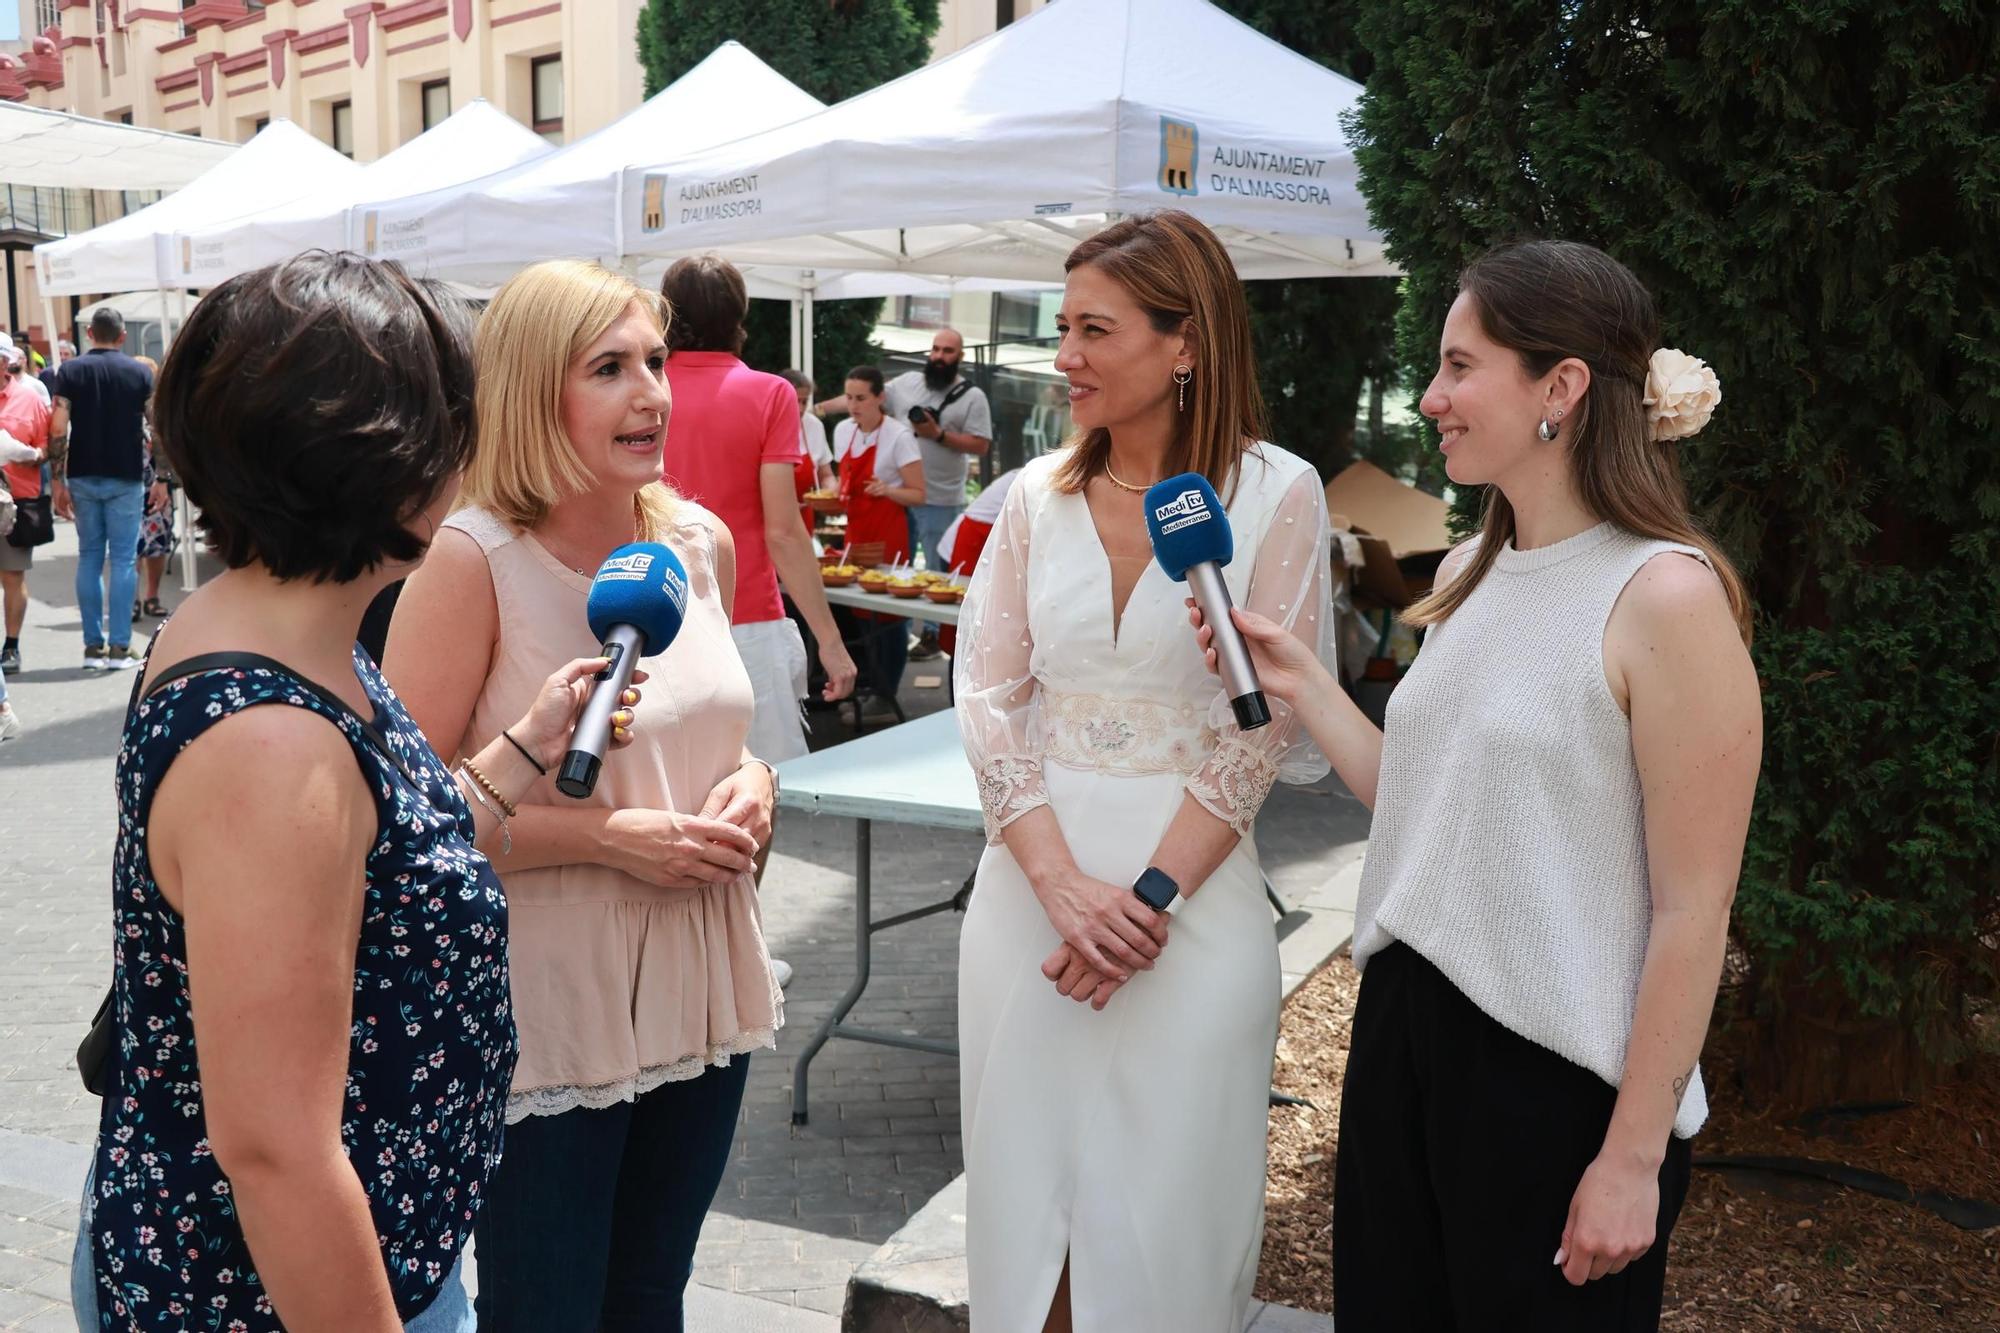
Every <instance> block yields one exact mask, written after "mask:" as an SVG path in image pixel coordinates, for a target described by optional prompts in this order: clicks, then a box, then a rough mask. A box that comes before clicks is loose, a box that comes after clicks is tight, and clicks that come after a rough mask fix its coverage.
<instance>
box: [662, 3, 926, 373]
mask: <svg viewBox="0 0 2000 1333" xmlns="http://www.w3.org/2000/svg"><path fill="white" fill-rule="evenodd" d="M937 28H938V0H730V3H728V4H717V3H714V0H647V4H646V6H645V8H644V9H642V10H640V11H639V61H640V63H641V64H642V65H644V66H645V69H646V95H647V96H648V97H650V96H652V95H653V94H654V93H656V92H658V91H659V90H660V89H662V88H664V87H666V86H667V85H668V84H670V83H672V82H673V81H674V80H675V79H677V78H679V77H680V76H681V75H683V74H685V73H687V72H688V70H690V69H692V68H693V67H694V66H695V65H697V64H699V63H701V61H702V60H703V59H704V58H705V57H706V56H707V55H708V54H709V53H710V52H711V51H713V50H715V48H716V47H718V46H720V45H721V44H722V43H724V42H726V41H730V40H732V39H734V40H735V41H738V42H740V43H742V44H743V45H744V46H746V47H748V48H749V49H750V50H751V51H752V52H753V53H754V54H755V55H756V56H757V57H758V58H759V59H761V60H763V61H764V62H765V63H766V64H768V65H770V66H771V67H772V68H773V69H775V70H777V71H778V73H780V74H782V75H784V76H785V77H786V78H788V79H790V80H791V81H792V82H793V83H796V84H797V85H798V86H799V87H801V88H803V89H805V90H806V91H807V92H809V93H811V94H812V95H813V96H814V97H817V98H819V99H820V100H821V101H822V102H827V103H833V102H839V101H844V100H845V99H847V98H849V97H852V96H854V95H855V94H856V93H861V92H866V91H867V90H868V89H870V88H873V87H875V86H876V85H877V84H879V83H886V82H887V81H888V80H890V79H894V78H898V77H900V76H901V75H904V74H907V73H909V72H910V71H911V70H913V69H916V68H918V67H919V66H921V65H922V64H923V63H924V62H925V61H926V60H928V59H929V58H930V46H931V38H932V36H933V35H934V34H935V33H936V32H937ZM881 311H882V303H881V301H879V300H867V301H818V302H815V303H814V306H813V357H814V360H815V362H816V366H815V369H816V371H817V372H818V376H819V379H820V380H821V383H822V388H823V389H824V387H825V384H826V383H827V382H828V381H833V382H835V383H837V380H834V377H836V376H838V375H840V374H841V373H842V372H843V371H845V370H846V369H847V368H848V367H849V366H853V365H858V364H860V363H862V362H873V361H874V360H876V359H877V357H878V354H879V351H880V349H879V348H876V347H875V346H873V345H872V344H871V343H870V341H869V339H870V336H871V334H872V333H873V331H874V328H875V324H876V322H877V321H878V320H879V319H880V317H881ZM749 324H750V330H749V332H750V337H749V339H748V341H747V342H746V343H745V344H744V348H743V359H744V360H745V361H747V362H749V363H750V364H751V365H752V366H755V367H757V368H758V369H760V370H782V369H784V368H785V367H786V366H788V365H790V364H791V359H790V351H789V349H790V347H791V332H790V327H791V312H790V309H789V307H788V304H787V303H786V302H783V301H752V302H751V303H750V321H749Z"/></svg>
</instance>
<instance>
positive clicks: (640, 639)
mask: <svg viewBox="0 0 2000 1333" xmlns="http://www.w3.org/2000/svg"><path fill="white" fill-rule="evenodd" d="M644 643H645V636H644V635H643V634H641V633H640V632H639V629H638V627H637V626H635V625H613V626H612V627H611V632H610V633H609V634H607V635H605V636H604V651H603V653H602V654H601V655H602V656H604V657H608V658H610V659H611V665H610V666H608V667H606V668H605V669H604V670H602V671H600V672H598V673H597V677H596V679H597V684H596V686H595V687H594V688H593V689H592V690H591V691H590V698H588V699H586V700H585V701H584V704H583V712H582V713H580V714H579V715H578V716H577V719H576V729H575V730H574V731H572V732H571V733H570V737H569V753H568V754H566V755H564V756H563V761H562V768H561V769H559V770H558V771H557V773H556V790H558V791H560V792H561V793H562V794H563V795H565V796H571V797H575V798H576V799H578V800H582V799H583V798H584V797H586V796H588V795H590V794H591V792H593V791H595V790H596V789H597V774H598V771H599V770H600V769H601V768H603V767H604V752H605V751H606V750H608V749H610V748H611V715H612V714H613V713H615V712H617V711H618V701H619V699H621V698H623V697H624V695H625V690H626V688H627V687H628V686H630V685H631V683H632V672H633V671H634V670H636V669H637V667H638V665H639V650H640V649H641V647H643V646H644Z"/></svg>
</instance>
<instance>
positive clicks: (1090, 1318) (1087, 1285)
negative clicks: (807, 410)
mask: <svg viewBox="0 0 2000 1333" xmlns="http://www.w3.org/2000/svg"><path fill="white" fill-rule="evenodd" d="M1067 268H1068V273H1069V277H1068V282H1067V284H1066V289H1065V291H1064V295H1063V306H1062V311H1061V313H1060V315H1059V316H1058V325H1057V327H1058V329H1059V331H1060V334H1061V339H1062V345H1061V348H1060V350H1059V352H1058V354H1057V356H1056V368H1057V369H1059V370H1061V371H1062V372H1063V373H1064V374H1065V375H1066V376H1067V377H1068V379H1069V385H1070V391H1069V393H1070V403H1071V406H1072V411H1073V413H1074V418H1075V421H1076V424H1077V426H1078V427H1079V428H1080V429H1081V431H1082V435H1081V437H1080V438H1079V439H1077V440H1076V441H1075V442H1074V443H1072V444H1071V445H1070V446H1069V447H1068V448H1067V449H1065V450H1064V451H1062V452H1061V453H1059V454H1056V455H1053V456H1050V457H1047V458H1041V459H1037V460H1035V461H1034V462H1031V463H1029V464H1028V465H1027V467H1025V468H1024V469H1022V471H1021V474H1020V479H1019V481H1018V482H1017V483H1016V484H1015V486H1014V488H1013V489H1012V490H1011V491H1010V492H1009V493H1008V495H1007V498H1006V500H1005V502H1004V503H1003V504H1002V506H1001V511H1000V515H999V518H998V519H997V521H996V522H995V525H994V530H993V532H992V535H991V537H990V539H989V541H988V544H987V547H986V550H985V553H984V555H983V556H982V557H981V560H980V564H979V568H978V571H977V573H976V574H975V576H974V578H973V585H972V592H971V595H970V597H969V599H968V602H967V614H966V619H965V621H964V625H965V626H966V628H964V629H962V631H961V634H960V648H961V651H960V654H959V660H958V663H957V671H958V677H957V700H958V715H959V723H960V728H961V730H962V732H963V734H964V737H965V743H966V751H967V754H968V757H969V758H970V759H971V761H972V766H973V769H974V770H975V772H976V773H977V774H978V778H979V791H980V798H981V802H982V804H983V805H984V807H985V814H986V827H987V835H988V843H989V844H990V845H989V846H988V847H987V849H986V854H985V856H984V858H983V859H982V860H981V862H980V866H979V873H978V883H977V888H976V890H975V891H974V893H973V896H972V905H971V908H970V910H969V911H968V912H967V914H966V920H965V930H964V934H963V942H962V945H961V949H960V963H959V1035H960V1039H961V1042H962V1047H963V1052H964V1053H963V1057H962V1066H961V1075H960V1077H961V1083H962V1091H963V1102H962V1105H963V1118H964V1127H965V1135H964V1141H965V1161H966V1172H967V1176H968V1188H969V1200H968V1214H967V1244H968V1255H969V1259H970V1277H971V1295H972V1301H971V1308H972V1312H973V1314H972V1318H973V1321H974V1327H975V1328H978V1329H992V1330H1005V1331H1006V1333H1018V1330H1022V1329H1036V1328H1048V1329H1056V1330H1063V1329H1070V1328H1076V1329H1086V1330H1103V1331H1106V1333H1109V1331H1110V1330H1121V1331H1122V1330H1127V1329H1141V1328H1143V1329H1148V1330H1160V1331H1161V1333H1174V1331H1176V1330H1185V1331H1186V1333H1215V1331H1216V1330H1220V1329H1234V1328H1238V1327H1240V1326H1241V1325H1242V1322H1243V1318H1244V1315H1245V1312H1246V1310H1247V1309H1248V1306H1249V1301H1250V1289H1251V1285H1252V1282H1253V1280H1254V1279H1255V1277H1256V1271H1257V1255H1258V1249H1259V1240H1260V1236H1261V1233H1262V1228H1263V1201H1264V1143H1265V1113H1266V1100H1267V1097H1268V1092H1269V1087H1270V1077H1271V1057H1272V1049H1273V1045H1274V1043H1275V1041H1276V1038H1277V1023H1278V990H1279V980H1278V953H1277V942H1276V939H1275V937H1274V935H1273V932H1272V930H1271V916H1270V909H1269V908H1268V907H1267V906H1266V905H1265V901H1264V895H1263V891H1262V881H1261V878H1260V876H1259V873H1258V869H1257V859H1256V848H1255V845H1254V843H1253V842H1252V840H1251V837H1250V834H1251V827H1252V822H1253V821H1254V820H1255V818H1256V815H1257V810H1258V807H1259V806H1260V805H1262V803H1263V800H1264V797H1265V795H1266V794H1267V793H1268V792H1269V791H1270V788H1271V784H1272V782H1273V781H1275V780H1277V779H1279V778H1284V779H1285V780H1288V781H1311V780H1312V779H1314V778H1316V777H1318V776H1320V775H1322V774H1324V773H1325V772H1326V764H1325V761H1324V760H1323V759H1321V758H1320V756H1319V755H1318V754H1317V753H1316V752H1314V751H1312V749H1311V747H1310V745H1308V744H1306V742H1305V736H1304V733H1303V732H1302V731H1301V730H1300V729H1299V728H1298V727H1297V726H1296V725H1295V724H1294V722H1293V719H1292V718H1291V716H1290V713H1289V710H1286V709H1283V708H1282V707H1281V708H1279V709H1278V710H1277V715H1276V717H1275V718H1274V720H1273V721H1272V722H1271V723H1270V724H1269V725H1268V726H1265V727H1263V728H1260V729H1258V730H1254V731H1250V732H1244V731H1242V730H1241V729H1240V728H1239V727H1238V726H1237V723H1236V721H1235V718H1234V716H1233V715H1232V713H1231V709H1230V706H1229V702H1228V700H1227V698H1226V697H1225V695H1224V691H1223V690H1222V688H1221V687H1220V684H1219V683H1218V682H1217V681H1216V680H1215V679H1214V678H1213V677H1211V676H1210V675H1209V674H1208V671H1207V668H1206V666H1205V664H1204V663H1203V660H1202V654H1201V652H1200V651H1199V649H1198V648H1197V646H1196V644H1195V643H1194V642H1193V639H1192V636H1191V635H1190V634H1189V633H1188V630H1187V626H1186V625H1185V624H1184V623H1183V619H1182V614H1181V599H1182V590H1181V588H1180V586H1179V585H1177V584H1175V583H1174V582H1173V581H1172V580H1170V579H1169V578H1167V577H1166V575H1165V574H1164V573H1163V572H1162V571H1161V570H1159V569H1158V568H1157V567H1156V566H1155V563H1154V561H1153V556H1152V549H1151V545H1150V542H1149V539H1148V536H1147V528H1146V522H1145V516H1144V512H1143V508H1142V496H1143V494H1144V492H1145V490H1146V488H1147V487H1148V486H1150V485H1151V484H1152V483H1154V482H1156V481H1159V480H1162V479H1163V478H1166V477H1170V476H1173V475H1176V474H1178V473H1182V472H1199V473H1201V474H1202V475H1203V476H1205V477H1206V478H1208V480H1209V481H1210V482H1211V483H1212V484H1213V485H1214V487H1215V489H1216V491H1217V493H1218V494H1219V495H1221V496H1222V497H1224V500H1225V502H1226V505H1227V508H1228V518H1229V523H1230V526H1231V528H1232V529H1233V531H1234V535H1235V543H1236V559H1235V560H1234V561H1233V562H1232V563H1231V564H1230V565H1229V567H1228V569H1227V571H1226V575H1227V581H1228V583H1229V586H1230V591H1231V595H1232V596H1233V598H1234V599H1235V600H1236V602H1237V603H1238V604H1239V605H1247V606H1251V607H1254V608H1256V609H1257V610H1259V611H1261V612H1262V613H1264V614H1265V615H1266V616H1268V617H1270V623H1273V624H1276V625H1279V626H1281V627H1282V628H1281V630H1280V632H1281V633H1284V634H1287V635H1290V636H1294V641H1295V642H1296V644H1297V645H1298V651H1299V652H1300V653H1301V654H1302V655H1305V656H1308V657H1314V656H1318V657H1321V658H1325V659H1327V660H1329V661H1330V660H1331V656H1332V651H1331V643H1330V637H1329V634H1328V630H1329V624H1328V621H1329V612H1330V608H1329V604H1328V591H1327V586H1326V574H1327V540H1328V529H1327V522H1326V512H1325V509H1326V504H1325V497H1324V495H1323V493H1322V491H1321V489H1320V481H1319V478H1318V476H1317V475H1316V474H1315V473H1314V471H1313V469H1312V467H1311V466H1310V465H1309V464H1307V463H1306V462H1304V461H1303V460H1301V459H1299V458H1297V457H1295V456H1294V455H1292V454H1289V453H1286V452H1285V451H1284V450H1282V449H1279V448H1277V447H1276V446H1274V445H1271V444H1268V443H1264V442H1262V435H1263V412H1262V406H1261V403H1260V401H1259V398H1258V394H1257V374H1256V367H1255V365H1254V363H1253V361H1252V358H1251V352H1250V325H1249V317H1248V314H1247V312H1246V309H1245V305H1244V300H1243V291H1242V287H1241V285H1240V284H1239V283H1238V281H1237V278H1236V274H1235V272H1234V270H1233V269H1232V267H1231V265H1230V262H1229V257H1228V254H1227V253H1226V252H1225V251H1224V250H1223V248H1222V245H1221V243H1220V242H1218V241H1217V240H1216V238H1215V236H1214V235H1213V234H1212V233H1211V232H1210V231H1209V230H1208V229H1207V228H1206V227H1204V226H1202V224H1201V223H1199V222H1197V221H1196V220H1195V219H1194V218H1192V217H1190V216H1189V215H1187V214H1186V213H1180V212H1165V213H1157V214H1153V215H1151V216H1146V217H1137V218H1130V219H1126V220H1124V221H1121V222H1119V223H1117V224H1115V225H1113V226H1111V227H1108V228H1106V229H1105V230H1104V231H1102V232H1099V233H1098V234H1097V235H1096V236H1094V237H1092V238H1091V239H1089V240H1087V241H1085V242H1084V243H1083V244H1081V245H1079V246H1078V247H1077V248H1076V249H1075V250H1074V251H1073V252H1072V253H1071V254H1070V257H1069V262H1068V265H1067ZM1142 876H1144V877H1146V878H1147V885H1148V887H1149V888H1152V887H1153V886H1155V885H1157V884H1160V883H1161V882H1162V881H1161V879H1160V878H1159V877H1164V880H1165V882H1166V886H1167V887H1166V891H1165V892H1164V893H1161V894H1159V895H1157V896H1158V897H1159V898H1161V899H1164V898H1166V897H1168V896H1170V895H1171V894H1172V893H1173V892H1174V890H1176V889H1177V890H1178V894H1179V897H1180V899H1181V900H1182V903H1183V906H1182V907H1180V908H1174V907H1169V908H1168V910H1167V911H1164V912H1163V911H1155V910H1154V909H1153V908H1152V907H1150V906H1148V905H1147V904H1146V902H1144V901H1141V900H1140V898H1139V897H1138V896H1137V895H1136V894H1135V892H1134V886H1135V884H1136V883H1137V882H1138V881H1139V880H1140V879H1141V877H1142ZM1170 912H1177V914H1178V920H1176V921H1175V922H1174V924H1173V929H1172V939H1171V943H1169V932H1168V925H1167V922H1168V914H1169V913H1170Z"/></svg>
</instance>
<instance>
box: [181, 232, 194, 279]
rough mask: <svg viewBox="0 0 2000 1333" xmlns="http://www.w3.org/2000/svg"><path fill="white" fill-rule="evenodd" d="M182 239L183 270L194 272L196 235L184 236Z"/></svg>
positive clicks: (184, 271)
mask: <svg viewBox="0 0 2000 1333" xmlns="http://www.w3.org/2000/svg"><path fill="white" fill-rule="evenodd" d="M180 240H181V272H183V273H192V272H194V237H192V236H183V237H181V238H180Z"/></svg>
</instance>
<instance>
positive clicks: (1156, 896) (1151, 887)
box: [1132, 866, 1181, 912]
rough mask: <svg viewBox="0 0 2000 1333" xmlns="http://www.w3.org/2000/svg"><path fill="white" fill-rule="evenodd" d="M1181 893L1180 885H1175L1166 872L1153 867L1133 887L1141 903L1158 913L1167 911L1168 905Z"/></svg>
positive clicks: (1147, 868) (1147, 869) (1148, 868)
mask: <svg viewBox="0 0 2000 1333" xmlns="http://www.w3.org/2000/svg"><path fill="white" fill-rule="evenodd" d="M1180 891H1181V888H1180V885H1178V884H1176V883H1174V882H1173V880H1172V879H1171V878H1169V877H1168V875H1167V873H1166V872H1165V871H1163V870H1156V869H1154V868H1153V867H1152V866H1148V867H1146V872H1145V873H1144V874H1142V875H1140V876H1139V881H1138V883H1136V884H1134V885H1133V886H1132V892H1134V893H1136V894H1138V895H1139V898H1140V901H1142V902H1144V903H1145V904H1146V906H1148V907H1150V908H1152V909H1153V910H1154V911H1156V912H1164V911H1166V910H1167V907H1168V905H1169V904H1170V903H1172V902H1173V900H1174V899H1175V898H1176V897H1178V896H1179V895H1180Z"/></svg>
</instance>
